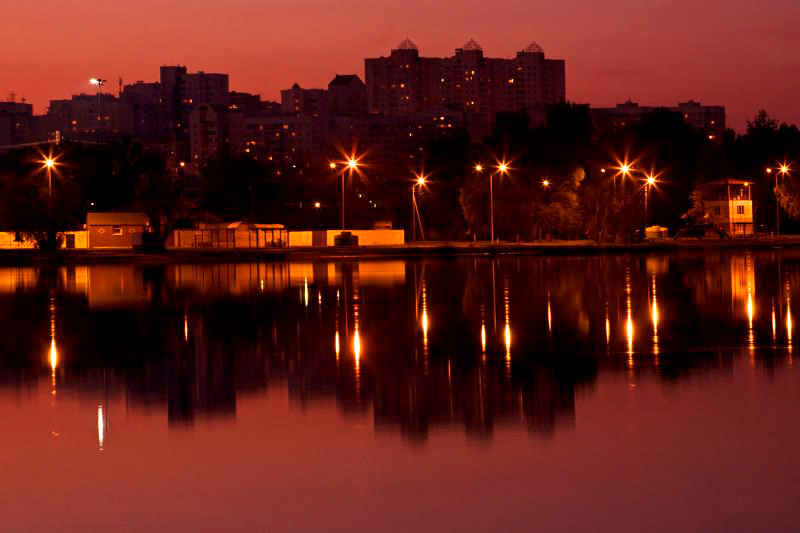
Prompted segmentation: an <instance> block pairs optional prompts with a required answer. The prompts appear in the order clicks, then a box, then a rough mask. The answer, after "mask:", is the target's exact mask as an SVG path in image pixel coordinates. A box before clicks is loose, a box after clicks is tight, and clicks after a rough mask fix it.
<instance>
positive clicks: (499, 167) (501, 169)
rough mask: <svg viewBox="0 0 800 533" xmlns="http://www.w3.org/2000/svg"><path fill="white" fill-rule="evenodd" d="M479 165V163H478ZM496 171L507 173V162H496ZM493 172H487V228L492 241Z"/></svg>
mask: <svg viewBox="0 0 800 533" xmlns="http://www.w3.org/2000/svg"><path fill="white" fill-rule="evenodd" d="M478 166H480V165H478ZM475 169H476V170H477V167H476V168H475ZM496 169H497V172H498V173H500V174H508V170H509V166H508V163H506V162H505V161H501V162H500V163H498V165H497V167H496ZM494 174H495V173H494V172H490V173H489V228H490V230H489V231H490V237H491V240H492V242H493V243H494V190H493V189H494V185H493V182H494Z"/></svg>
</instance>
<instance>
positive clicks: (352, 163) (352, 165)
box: [329, 155, 360, 232]
mask: <svg viewBox="0 0 800 533" xmlns="http://www.w3.org/2000/svg"><path fill="white" fill-rule="evenodd" d="M343 164H344V170H342V232H344V228H345V224H344V200H345V195H344V179H345V172H349V173H350V179H351V180H352V178H353V171H355V170H358V167H359V165H360V163H359V162H358V158H357V157H355V156H354V155H352V156H350V157H348V158H347V159H346V160H345V161H344V162H343ZM329 166H330V169H331V170H336V168H337V165H336V163H334V162H331V163H330V165H329Z"/></svg>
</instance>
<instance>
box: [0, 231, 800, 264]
mask: <svg viewBox="0 0 800 533" xmlns="http://www.w3.org/2000/svg"><path fill="white" fill-rule="evenodd" d="M775 248H778V249H780V248H800V235H797V236H794V235H791V236H783V237H772V238H762V239H735V240H702V239H696V240H695V239H693V240H680V241H675V240H659V241H648V242H642V243H630V244H624V243H602V244H598V243H596V242H594V241H533V242H519V243H517V242H495V243H490V242H486V241H479V242H458V241H433V242H416V243H406V244H404V245H386V246H359V247H298V248H260V249H242V248H239V249H231V248H228V249H196V248H192V249H168V250H166V251H163V252H143V251H136V250H108V249H104V250H90V249H77V250H75V249H73V250H58V251H54V252H44V251H39V250H31V249H25V250H0V266H16V265H37V264H52V263H55V264H103V263H119V262H136V263H138V264H165V263H198V262H200V263H207V262H237V263H238V262H252V261H290V260H309V259H310V260H314V259H319V260H336V259H349V258H359V259H382V258H409V259H413V258H420V257H458V256H476V255H477V256H496V255H541V256H562V255H597V254H645V253H646V254H650V253H675V252H683V251H687V252H704V251H721V250H744V249H750V250H764V249H775Z"/></svg>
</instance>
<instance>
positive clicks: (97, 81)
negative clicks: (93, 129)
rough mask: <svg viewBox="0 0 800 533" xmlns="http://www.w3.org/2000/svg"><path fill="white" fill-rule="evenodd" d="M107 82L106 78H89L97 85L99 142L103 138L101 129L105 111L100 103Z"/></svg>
mask: <svg viewBox="0 0 800 533" xmlns="http://www.w3.org/2000/svg"><path fill="white" fill-rule="evenodd" d="M105 82H106V80H104V79H102V78H92V79H90V80H89V83H91V84H92V85H94V86H95V87H97V142H100V140H101V139H102V135H103V134H102V133H101V131H102V130H101V129H100V121H101V120H102V118H103V113H102V112H101V107H102V106H101V104H100V97H101V94H102V90H103V84H104V83H105Z"/></svg>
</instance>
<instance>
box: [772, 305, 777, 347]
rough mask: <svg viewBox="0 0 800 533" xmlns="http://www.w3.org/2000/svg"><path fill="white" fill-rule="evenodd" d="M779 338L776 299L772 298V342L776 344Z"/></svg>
mask: <svg viewBox="0 0 800 533" xmlns="http://www.w3.org/2000/svg"><path fill="white" fill-rule="evenodd" d="M777 338H778V328H777V323H776V320H775V300H774V299H773V300H772V344H775V341H776V340H777Z"/></svg>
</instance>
